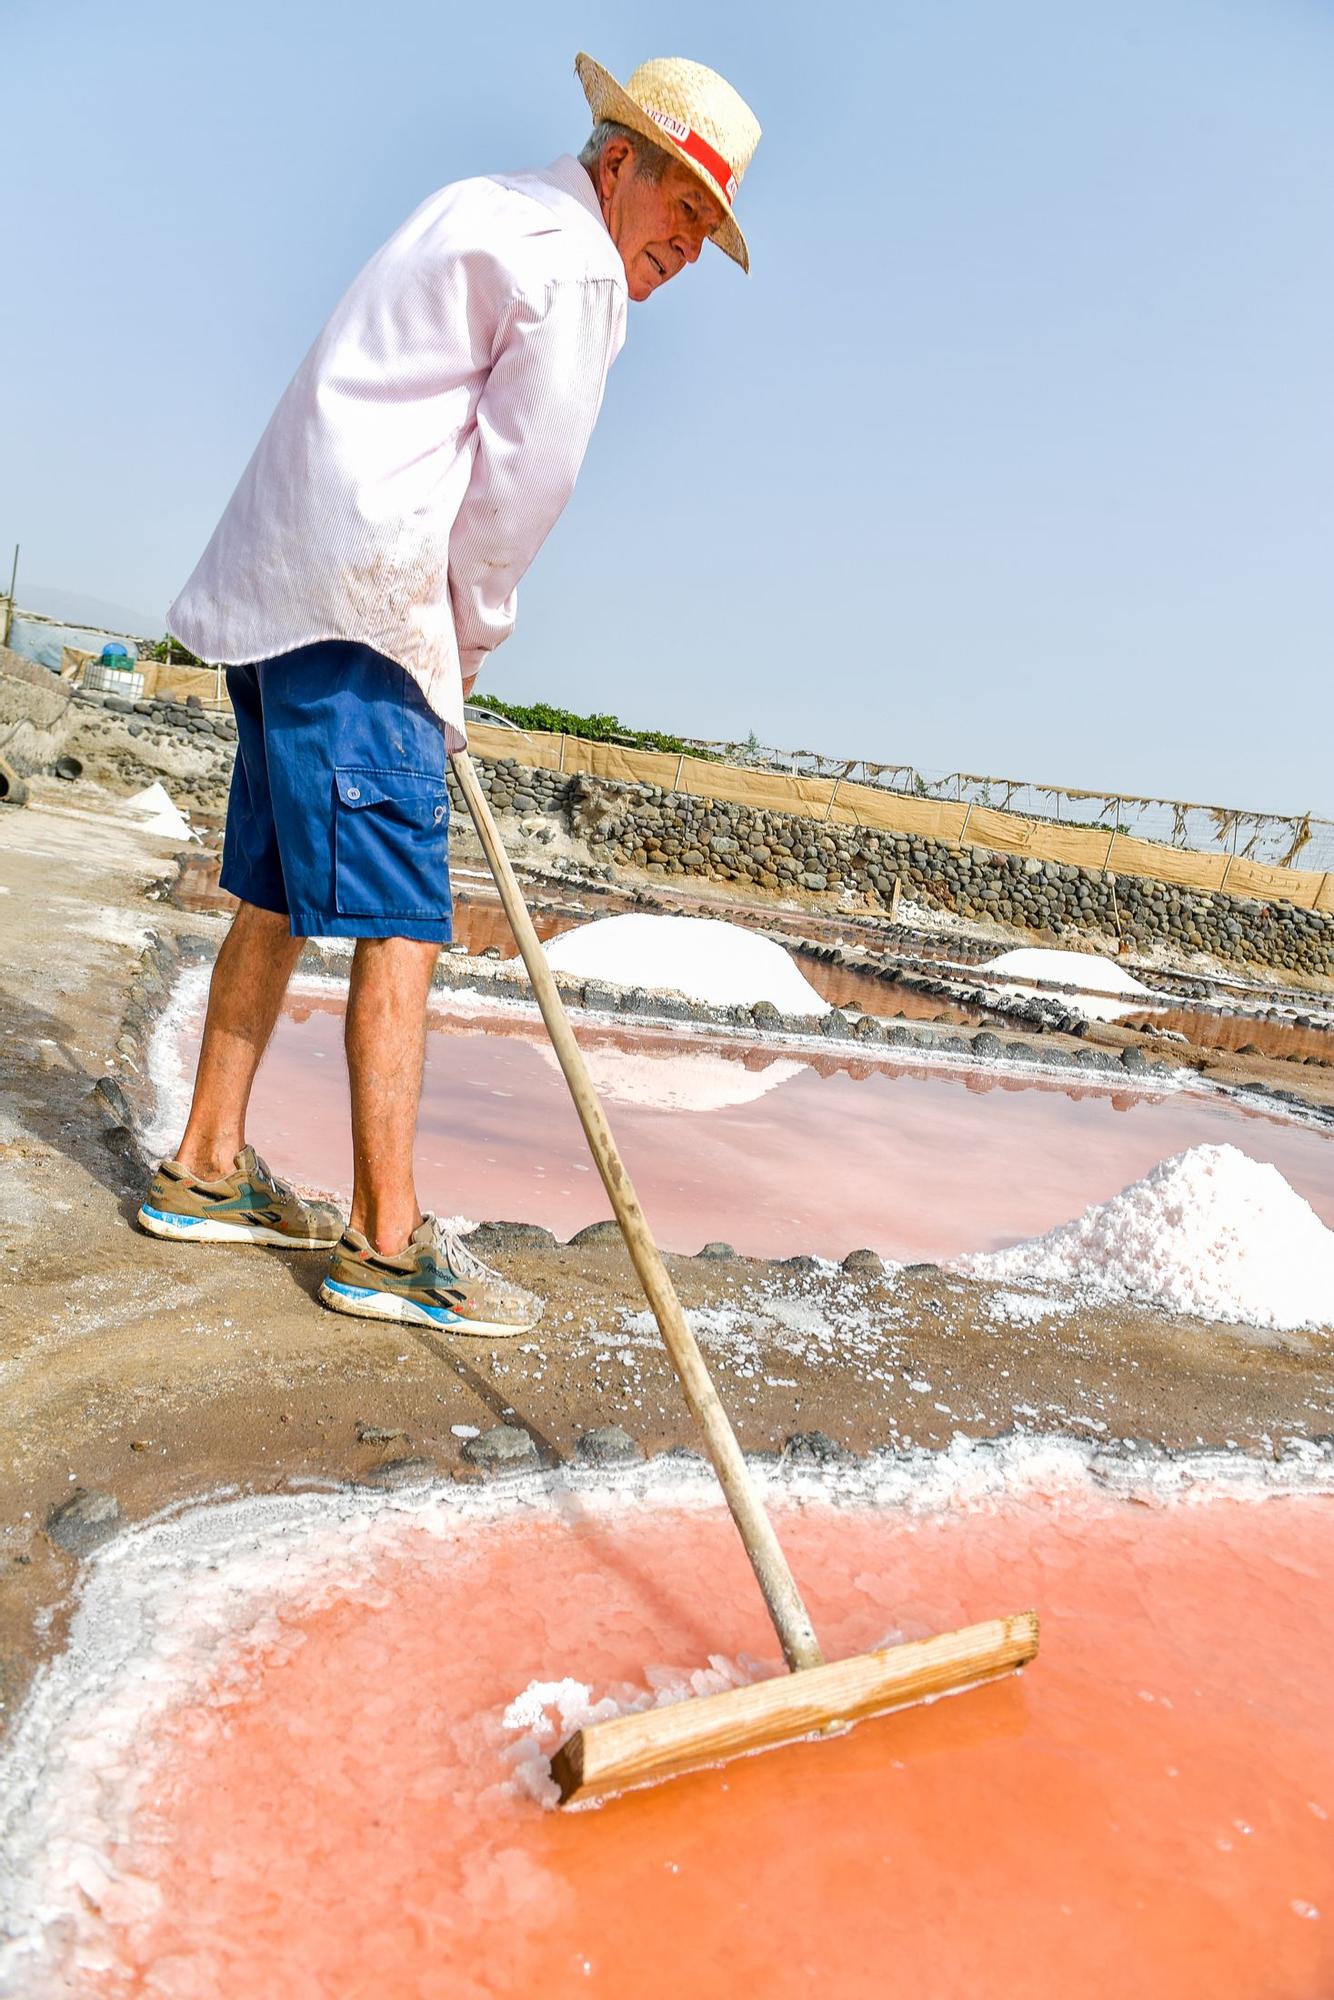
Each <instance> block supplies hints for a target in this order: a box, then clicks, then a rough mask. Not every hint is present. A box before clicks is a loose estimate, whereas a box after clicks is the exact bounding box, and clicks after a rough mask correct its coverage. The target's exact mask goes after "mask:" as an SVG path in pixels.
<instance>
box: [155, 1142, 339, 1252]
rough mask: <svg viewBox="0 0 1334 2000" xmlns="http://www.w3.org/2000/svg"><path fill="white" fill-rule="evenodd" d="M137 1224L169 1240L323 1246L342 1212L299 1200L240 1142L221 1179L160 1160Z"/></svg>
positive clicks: (334, 1237)
mask: <svg viewBox="0 0 1334 2000" xmlns="http://www.w3.org/2000/svg"><path fill="white" fill-rule="evenodd" d="M139 1226H140V1228H141V1229H146V1230H147V1231H148V1234H149V1235H150V1236H165V1237H167V1238H168V1239H169V1240H170V1241H171V1242H173V1243H270V1244H272V1245H273V1246H274V1247H275V1248H276V1249H279V1250H328V1249H330V1248H331V1247H332V1246H333V1245H334V1244H335V1243H336V1242H337V1241H338V1238H339V1235H340V1233H341V1231H342V1227H343V1218H342V1216H341V1215H340V1214H339V1213H338V1210H337V1209H336V1208H334V1207H333V1206H332V1204H331V1203H329V1202H327V1201H303V1200H302V1199H301V1197H300V1195H298V1194H295V1193H294V1192H293V1191H292V1189H291V1188H290V1187H288V1185H287V1183H286V1182H285V1181H280V1180H279V1179H278V1176H277V1175H276V1174H275V1173H273V1172H271V1171H270V1169H269V1168H268V1167H267V1166H266V1165H265V1164H264V1162H263V1160H261V1158H260V1157H259V1154H258V1153H257V1152H256V1151H255V1149H254V1147H253V1146H243V1147H242V1148H241V1151H240V1152H239V1153H238V1154H237V1156H236V1168H235V1171H234V1172H233V1173H230V1174H228V1175H227V1176H226V1177H225V1178H224V1179H223V1180H217V1181H205V1180H200V1179H199V1177H198V1175H196V1174H192V1173H191V1172H190V1170H189V1168H188V1167H183V1166H182V1165H181V1163H180V1161H179V1160H164V1161H163V1162H162V1165H161V1166H160V1167H159V1168H158V1170H157V1172H156V1173H155V1174H154V1176H153V1178H152V1180H151V1181H150V1182H149V1184H148V1196H147V1199H146V1200H145V1202H144V1205H143V1207H142V1208H141V1209H140V1210H139Z"/></svg>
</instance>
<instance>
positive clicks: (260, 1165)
mask: <svg viewBox="0 0 1334 2000" xmlns="http://www.w3.org/2000/svg"><path fill="white" fill-rule="evenodd" d="M255 1174H256V1177H257V1178H258V1179H260V1180H265V1181H267V1182H268V1184H269V1186H270V1187H271V1188H272V1189H273V1192H274V1193H275V1194H276V1195H278V1196H280V1197H281V1198H282V1200H284V1201H291V1200H292V1199H293V1190H292V1189H291V1188H290V1187H289V1186H288V1185H287V1182H286V1181H280V1180H279V1178H278V1176H277V1174H275V1173H274V1171H273V1168H272V1167H271V1166H270V1165H269V1163H268V1161H267V1160H262V1159H261V1158H260V1156H259V1154H258V1153H256V1154H255Z"/></svg>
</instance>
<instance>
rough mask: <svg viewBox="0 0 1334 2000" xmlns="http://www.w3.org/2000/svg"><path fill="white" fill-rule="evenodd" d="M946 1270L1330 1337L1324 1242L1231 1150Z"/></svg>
mask: <svg viewBox="0 0 1334 2000" xmlns="http://www.w3.org/2000/svg"><path fill="white" fill-rule="evenodd" d="M956 1268H957V1269H958V1270H960V1271H963V1272H965V1273H966V1274H967V1275H968V1276H969V1277H974V1278H990V1279H997V1280H1001V1281H1012V1280H1021V1281H1023V1280H1027V1281H1028V1282H1029V1283H1032V1284H1038V1285H1048V1284H1071V1285H1077V1286H1078V1287H1079V1290H1080V1291H1081V1293H1082V1294H1083V1295H1084V1296H1085V1297H1088V1298H1105V1299H1121V1298H1125V1299H1136V1300H1139V1301H1141V1302H1144V1303H1147V1304H1150V1305H1155V1306H1159V1307H1161V1308H1162V1309H1163V1310H1164V1311H1166V1312H1177V1313H1190V1314H1193V1315H1194V1316H1196V1317H1197V1318H1201V1319H1216V1320H1232V1321H1239V1322H1241V1323H1243V1324H1245V1325H1248V1326H1255V1327H1267V1328H1272V1329H1273V1330H1274V1331H1276V1332H1292V1331H1295V1330H1296V1329H1298V1328H1334V1231H1331V1230H1329V1229H1326V1227H1325V1225H1324V1224H1323V1223H1322V1222H1321V1220H1320V1218H1319V1216H1317V1215H1316V1213H1315V1211H1314V1210H1313V1209H1312V1208H1311V1207H1310V1205H1309V1203H1307V1202H1305V1201H1303V1200H1302V1198H1301V1196H1300V1195H1299V1194H1298V1193H1297V1192H1296V1190H1295V1189H1294V1188H1291V1187H1289V1185H1288V1183H1287V1182H1286V1181H1285V1180H1284V1178H1283V1176H1282V1174H1281V1173H1280V1172H1279V1171H1278V1168H1277V1167H1273V1166H1270V1165H1268V1164H1267V1163H1264V1162H1261V1161H1258V1160H1252V1159H1250V1158H1248V1156H1247V1155H1246V1154H1245V1153H1243V1152H1241V1151H1239V1150H1238V1148H1237V1147H1236V1146H1194V1147H1192V1148H1191V1150H1190V1151H1189V1152H1188V1153H1179V1154H1177V1155H1176V1156H1175V1157H1174V1158H1172V1159H1170V1160H1163V1161H1162V1162H1160V1164H1159V1165H1158V1166H1156V1167H1155V1168H1154V1170H1153V1172H1152V1173H1151V1174H1148V1175H1147V1176H1146V1177H1145V1179H1144V1180H1142V1181H1136V1182H1135V1183H1134V1185H1133V1186H1132V1187H1128V1188H1125V1189H1124V1190H1123V1191H1122V1192H1121V1193H1120V1194H1118V1195H1116V1196H1115V1197H1114V1199H1113V1200H1111V1201H1108V1202H1104V1203H1102V1205H1101V1206H1100V1207H1097V1208H1090V1209H1088V1210H1086V1212H1085V1213H1084V1214H1083V1215H1081V1216H1079V1217H1078V1218H1077V1219H1076V1220H1075V1221H1073V1222H1066V1223H1063V1224H1062V1225H1061V1226H1060V1228H1058V1229H1051V1230H1048V1232H1047V1234H1046V1235H1045V1236H1039V1237H1036V1238H1034V1239H1033V1240H1032V1241H1031V1242H1028V1243H1018V1244H1015V1245H1014V1247H1013V1248H1012V1249H1009V1250H995V1251H990V1252H986V1253H983V1254H981V1255H978V1256H973V1257H964V1258H961V1259H960V1260H959V1263H958V1265H957V1267H956Z"/></svg>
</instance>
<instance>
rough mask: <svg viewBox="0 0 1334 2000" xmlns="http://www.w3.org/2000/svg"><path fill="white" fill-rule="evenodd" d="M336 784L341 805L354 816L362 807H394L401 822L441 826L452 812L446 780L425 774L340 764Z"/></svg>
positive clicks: (336, 774) (424, 772)
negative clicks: (402, 819) (349, 809)
mask: <svg viewBox="0 0 1334 2000" xmlns="http://www.w3.org/2000/svg"><path fill="white" fill-rule="evenodd" d="M334 783H335V784H336V785H337V787H338V797H339V801H340V802H341V804H343V805H345V806H350V807H351V808H352V810H353V811H354V812H355V811H357V810H358V808H360V807H362V806H385V805H387V806H393V807H394V808H395V810H396V812H397V813H398V814H399V815H401V817H402V818H404V819H408V820H412V821H413V822H414V823H416V824H417V825H420V826H430V825H431V824H432V823H435V824H437V825H438V824H439V822H440V821H441V820H443V819H444V818H445V816H446V815H447V813H448V811H449V793H448V791H447V790H446V789H445V781H444V779H443V778H442V777H441V778H436V777H432V776H431V775H430V773H429V772H426V771H377V770H367V769H366V768H365V767H364V766H353V765H345V764H340V765H339V766H338V768H337V769H336V770H335V772H334Z"/></svg>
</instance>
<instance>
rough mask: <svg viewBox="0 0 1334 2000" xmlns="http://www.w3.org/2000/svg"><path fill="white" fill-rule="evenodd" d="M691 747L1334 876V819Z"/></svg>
mask: <svg viewBox="0 0 1334 2000" xmlns="http://www.w3.org/2000/svg"><path fill="white" fill-rule="evenodd" d="M691 747H692V748H693V749H696V750H707V751H711V752H712V753H713V754H714V755H715V756H720V757H723V758H724V759H725V760H726V761H727V762H728V763H730V764H739V765H741V766H742V767H743V768H747V769H751V770H763V771H777V772H786V773H788V774H790V775H792V776H794V777H803V778H807V777H809V778H829V779H833V780H834V781H835V782H846V783H848V784H854V785H869V786H873V787H874V788H876V789H877V790H879V791H886V792H897V793H899V794H901V795H902V796H903V797H905V798H918V799H942V800H947V801H949V802H950V803H951V804H954V805H962V806H980V807H983V808H984V809H989V810H991V811H995V812H1004V813H1015V814H1018V815H1019V816H1020V817H1021V818H1023V819H1028V820H1039V821H1046V822H1048V823H1050V824H1051V825H1053V826H1074V827H1080V826H1082V827H1090V828H1094V829H1098V828H1101V829H1102V830H1103V831H1105V832H1106V833H1108V834H1109V835H1110V834H1112V833H1114V832H1120V833H1123V834H1126V835H1128V836H1129V837H1130V838H1132V839H1135V840H1148V841H1153V842H1155V843H1156V844H1158V845H1160V846H1164V847H1176V848H1181V849H1188V850H1190V851H1191V852H1193V853H1196V854H1222V855H1233V856H1235V857H1236V858H1237V859H1238V860H1243V861H1259V862H1264V863H1265V864H1266V865H1267V866H1269V867H1271V868H1302V869H1315V870H1318V871H1323V870H1325V869H1334V820H1329V819H1322V818H1320V817H1318V816H1317V815H1316V814H1315V813H1270V812H1257V811H1252V810H1249V809H1247V808H1245V807H1239V806H1222V805H1218V806H1211V805H1198V804H1194V803H1192V802H1190V801H1189V800H1186V799H1161V798H1144V797H1140V796H1137V795H1136V794H1134V793H1131V792H1112V791H1106V792H1097V791H1086V790H1082V789H1080V788H1078V787H1076V786H1074V785H1051V784H1041V783H1039V782H1037V781H1036V780H1035V779H1031V778H999V777H990V776H984V775H982V774H981V773H979V772H976V771H924V770H922V769H920V768H919V767H918V766H917V765H914V764H877V763H874V762H872V761H871V760H869V759H867V758H853V759H848V758H840V757H826V756H822V755H820V754H819V753H817V752H815V751H811V750H774V749H770V748H768V747H766V746H764V745H761V744H755V743H710V742H704V741H701V740H698V739H697V740H695V741H693V742H692V745H691Z"/></svg>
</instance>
